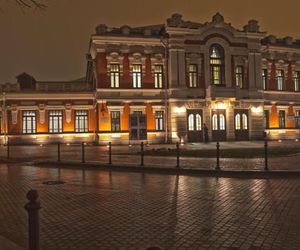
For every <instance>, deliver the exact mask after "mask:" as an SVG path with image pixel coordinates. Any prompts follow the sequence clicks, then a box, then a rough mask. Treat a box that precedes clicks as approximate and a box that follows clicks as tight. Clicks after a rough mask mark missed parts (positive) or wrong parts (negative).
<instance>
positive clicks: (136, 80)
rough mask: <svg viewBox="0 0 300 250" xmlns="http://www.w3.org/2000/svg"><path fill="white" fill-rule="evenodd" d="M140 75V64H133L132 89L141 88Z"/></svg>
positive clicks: (141, 71)
mask: <svg viewBox="0 0 300 250" xmlns="http://www.w3.org/2000/svg"><path fill="white" fill-rule="evenodd" d="M137 69H139V70H138V71H137ZM142 74H143V67H142V64H133V65H132V87H133V88H134V89H140V88H142Z"/></svg>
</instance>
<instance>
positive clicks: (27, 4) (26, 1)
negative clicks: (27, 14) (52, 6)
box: [15, 0, 47, 10]
mask: <svg viewBox="0 0 300 250" xmlns="http://www.w3.org/2000/svg"><path fill="white" fill-rule="evenodd" d="M15 2H16V4H17V5H18V6H19V7H20V8H21V9H30V8H35V9H40V10H45V9H46V7H47V5H46V3H45V0H15Z"/></svg>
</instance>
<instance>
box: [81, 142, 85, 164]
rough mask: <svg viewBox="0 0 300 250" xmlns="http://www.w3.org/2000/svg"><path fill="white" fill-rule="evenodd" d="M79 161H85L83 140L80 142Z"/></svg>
mask: <svg viewBox="0 0 300 250" xmlns="http://www.w3.org/2000/svg"><path fill="white" fill-rule="evenodd" d="M81 163H85V152H84V142H81Z"/></svg>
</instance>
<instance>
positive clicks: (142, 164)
mask: <svg viewBox="0 0 300 250" xmlns="http://www.w3.org/2000/svg"><path fill="white" fill-rule="evenodd" d="M141 166H144V142H141Z"/></svg>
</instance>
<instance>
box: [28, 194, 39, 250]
mask: <svg viewBox="0 0 300 250" xmlns="http://www.w3.org/2000/svg"><path fill="white" fill-rule="evenodd" d="M26 197H27V199H28V200H29V202H28V203H27V204H26V205H25V206H24V208H25V209H26V211H27V212H28V239H29V241H28V243H29V250H39V244H40V242H39V241H40V232H39V231H40V230H39V226H40V225H39V210H40V208H41V205H40V202H39V201H38V197H39V195H38V192H37V191H36V190H30V191H29V192H28V193H27V196H26Z"/></svg>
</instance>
